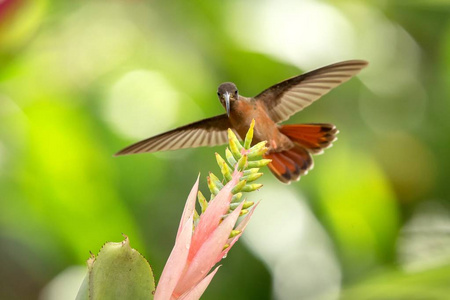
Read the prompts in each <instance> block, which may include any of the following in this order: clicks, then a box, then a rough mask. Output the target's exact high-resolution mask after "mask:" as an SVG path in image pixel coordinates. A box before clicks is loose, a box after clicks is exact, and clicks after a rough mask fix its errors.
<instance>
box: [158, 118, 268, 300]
mask: <svg viewBox="0 0 450 300" xmlns="http://www.w3.org/2000/svg"><path fill="white" fill-rule="evenodd" d="M253 127H254V121H253V122H252V124H251V126H250V129H249V132H248V133H247V136H246V139H245V141H244V146H242V145H241V144H240V143H239V141H238V140H237V138H236V136H235V135H234V133H233V132H232V131H231V130H229V131H228V136H229V140H230V149H231V151H230V150H228V149H227V151H226V154H227V160H228V162H229V164H230V165H232V166H233V167H234V171H233V173H231V172H230V171H231V170H233V169H232V168H230V166H229V165H228V164H227V163H226V162H225V160H224V159H223V158H222V157H220V155H218V154H217V153H216V159H217V163H218V164H219V167H220V169H221V172H222V174H223V181H222V182H224V183H226V184H225V185H223V183H222V182H221V181H220V180H219V179H218V178H217V177H216V176H215V175H214V174H213V173H210V174H209V176H208V187H209V189H210V191H211V198H212V200H211V201H209V202H207V201H206V199H205V198H204V197H203V195H202V194H201V193H200V192H199V191H198V183H199V179H198V178H197V181H196V182H195V184H194V186H193V188H192V190H191V192H190V193H189V196H188V198H187V201H186V204H185V207H184V210H183V213H182V216H181V220H180V225H179V227H178V232H177V236H176V239H175V245H174V247H173V249H172V252H171V253H170V256H169V259H168V260H167V262H166V265H165V267H164V270H163V272H162V274H161V278H160V280H159V284H158V286H157V288H156V292H155V298H154V299H156V300H165V299H185V300H186V299H199V298H200V296H201V295H202V294H203V292H204V291H205V289H206V288H207V287H208V285H209V283H210V282H211V280H212V278H213V277H214V275H215V274H216V272H217V271H218V269H219V267H220V266H218V267H216V268H215V269H214V270H213V271H212V272H211V273H209V274H208V272H209V271H210V270H211V269H212V267H213V266H214V265H216V264H217V263H218V262H219V261H220V260H221V259H222V258H224V257H226V255H227V253H228V251H230V249H231V248H232V246H233V245H234V244H235V243H236V242H237V240H238V239H239V237H240V236H241V235H242V233H243V231H244V229H245V227H246V226H247V224H248V222H249V220H250V218H251V216H252V214H253V211H254V210H255V208H256V206H257V205H253V204H254V203H253V202H247V201H245V200H243V201H240V199H241V196H242V192H251V191H254V190H257V189H259V188H260V187H261V186H262V185H261V184H248V182H252V181H254V180H256V179H257V178H259V177H260V176H261V175H262V174H261V173H257V172H258V170H259V167H261V166H263V165H266V164H267V163H269V162H270V160H264V159H258V158H257V157H258V156H261V155H262V154H263V153H264V152H265V151H266V150H267V148H265V143H259V144H257V145H255V146H253V147H252V148H250V144H251V139H252V137H253ZM249 160H251V161H249ZM249 167H251V169H249V170H247V168H249ZM197 196H198V200H199V203H200V205H201V207H202V213H201V214H200V216H198V215H197V212H196V210H195V203H196V198H197ZM251 206H253V207H252V208H251V210H250V211H247V208H249V207H251ZM240 215H245V217H244V218H243V219H242V220H241V222H239V224H238V225H237V226H236V223H237V221H238V218H239V216H240Z"/></svg>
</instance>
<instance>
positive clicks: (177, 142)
mask: <svg viewBox="0 0 450 300" xmlns="http://www.w3.org/2000/svg"><path fill="white" fill-rule="evenodd" d="M228 128H231V123H230V121H229V120H228V117H227V115H226V114H223V115H219V116H215V117H212V118H208V119H204V120H201V121H198V122H194V123H191V124H188V125H185V126H181V127H178V128H175V129H173V130H170V131H167V132H164V133H161V134H158V135H156V136H154V137H151V138H148V139H145V140H142V141H140V142H137V143H136V144H133V145H131V146H128V147H126V148H125V149H123V150H120V151H119V152H117V153H116V156H117V155H127V154H135V153H143V152H157V151H166V150H176V149H184V148H195V147H201V146H217V145H222V144H226V143H227V141H228V139H227V129H228Z"/></svg>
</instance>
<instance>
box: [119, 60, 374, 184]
mask: <svg viewBox="0 0 450 300" xmlns="http://www.w3.org/2000/svg"><path fill="white" fill-rule="evenodd" d="M365 66H367V62H365V61H361V60H352V61H344V62H340V63H336V64H333V65H329V66H326V67H323V68H320V69H317V70H314V71H311V72H309V73H305V74H302V75H299V76H296V77H293V78H290V79H287V80H285V81H282V82H280V83H278V84H276V85H274V86H272V87H270V88H268V89H266V90H264V91H263V92H261V93H260V94H259V95H257V96H255V97H244V96H241V95H239V93H238V90H237V88H236V85H234V84H233V83H231V82H226V83H223V84H221V85H220V86H219V88H218V92H217V94H218V97H219V100H220V102H221V103H222V105H223V106H224V108H225V109H226V111H227V114H223V115H219V116H215V117H212V118H208V119H204V120H201V121H198V122H194V123H191V124H188V125H185V126H182V127H179V128H176V129H173V130H170V131H168V132H165V133H162V134H159V135H157V136H154V137H151V138H148V139H145V140H143V141H140V142H138V143H136V144H133V145H131V146H129V147H127V148H125V149H123V150H121V151H119V152H118V153H117V155H125V154H133V153H142V152H156V151H165V150H175V149H183V148H194V147H200V146H215V145H221V144H225V143H226V142H227V129H228V128H231V129H233V130H234V131H235V132H236V133H237V134H238V135H239V137H241V138H244V137H245V134H246V132H247V131H248V129H249V127H250V124H251V122H252V120H253V119H254V120H255V121H256V125H255V128H254V137H253V143H254V144H256V143H258V142H261V141H267V143H268V145H267V146H268V148H269V150H268V152H267V153H266V154H265V157H266V158H270V159H272V162H271V163H270V164H269V168H270V170H271V171H272V173H273V174H274V175H275V176H276V177H277V178H278V179H279V180H280V181H282V182H285V183H290V182H291V181H292V180H298V179H300V176H302V175H305V174H306V173H307V172H308V170H310V169H311V168H312V167H313V160H312V154H320V153H322V152H323V149H325V148H328V147H330V146H331V143H332V142H333V141H334V140H335V139H336V137H335V136H336V134H337V133H338V130H337V129H336V127H335V126H334V125H333V124H328V123H314V124H299V125H278V123H279V122H282V121H284V120H287V119H288V118H289V117H290V116H291V115H292V114H294V113H296V112H298V111H300V110H302V109H303V108H305V107H306V106H308V105H310V104H311V103H312V102H314V101H315V100H317V99H319V98H320V97H321V96H322V95H324V94H326V93H328V92H329V91H330V90H331V89H332V88H334V87H336V86H338V85H340V84H341V83H343V82H345V81H347V80H349V79H350V78H351V77H352V76H354V75H356V74H357V73H359V71H360V70H361V69H362V68H364V67H365Z"/></svg>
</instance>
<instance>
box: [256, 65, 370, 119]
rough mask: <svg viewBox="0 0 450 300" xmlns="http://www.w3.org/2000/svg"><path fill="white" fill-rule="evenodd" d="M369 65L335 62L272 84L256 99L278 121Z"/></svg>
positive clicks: (299, 109)
mask: <svg viewBox="0 0 450 300" xmlns="http://www.w3.org/2000/svg"><path fill="white" fill-rule="evenodd" d="M367 64H368V62H367V61H364V60H349V61H343V62H339V63H335V64H332V65H329V66H326V67H323V68H320V69H317V70H314V71H311V72H308V73H305V74H302V75H299V76H296V77H292V78H290V79H287V80H285V81H283V82H280V83H278V84H276V85H274V86H271V87H270V88H268V89H266V90H265V91H263V92H262V93H260V94H259V95H258V96H256V97H255V100H257V101H263V102H264V104H265V106H266V107H267V111H268V113H269V115H270V117H271V118H272V120H274V121H275V122H276V123H278V122H281V121H284V120H287V119H288V118H289V117H290V116H291V115H293V114H295V113H296V112H299V111H301V110H302V109H303V108H305V107H307V106H309V105H310V104H311V103H312V102H314V101H316V100H317V99H319V98H320V97H322V96H323V95H325V94H326V93H328V92H329V91H330V90H331V89H333V88H335V87H337V86H338V85H340V84H342V83H344V82H346V81H347V80H349V79H350V78H352V77H353V76H355V75H356V74H358V73H359V71H361V69H363V68H364V67H366V66H367Z"/></svg>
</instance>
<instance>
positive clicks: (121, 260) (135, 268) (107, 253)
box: [77, 237, 155, 300]
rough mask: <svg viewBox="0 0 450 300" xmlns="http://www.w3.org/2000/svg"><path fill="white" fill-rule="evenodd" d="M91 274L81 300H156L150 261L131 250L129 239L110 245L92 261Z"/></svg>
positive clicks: (106, 245)
mask: <svg viewBox="0 0 450 300" xmlns="http://www.w3.org/2000/svg"><path fill="white" fill-rule="evenodd" d="M88 270H89V273H88V275H87V276H86V278H85V279H84V281H83V284H82V286H81V288H80V291H79V293H78V295H77V300H82V299H83V300H84V299H89V300H98V299H124V300H125V299H130V300H131V299H136V300H138V299H147V300H148V299H153V293H154V291H155V280H154V277H153V272H152V269H151V267H150V265H149V264H148V262H147V260H146V259H145V258H144V257H143V256H142V255H141V254H140V253H139V252H138V251H136V250H134V249H132V248H131V247H130V242H129V240H128V237H125V239H124V240H123V241H122V242H121V243H112V242H108V243H106V244H105V245H103V247H102V249H101V250H100V252H99V254H98V256H97V257H94V256H93V255H92V256H91V258H90V259H89V260H88Z"/></svg>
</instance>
